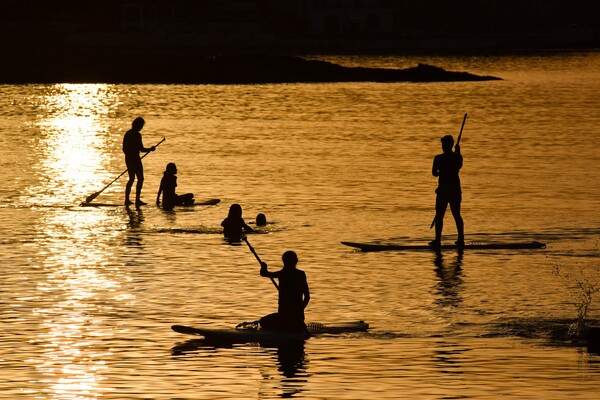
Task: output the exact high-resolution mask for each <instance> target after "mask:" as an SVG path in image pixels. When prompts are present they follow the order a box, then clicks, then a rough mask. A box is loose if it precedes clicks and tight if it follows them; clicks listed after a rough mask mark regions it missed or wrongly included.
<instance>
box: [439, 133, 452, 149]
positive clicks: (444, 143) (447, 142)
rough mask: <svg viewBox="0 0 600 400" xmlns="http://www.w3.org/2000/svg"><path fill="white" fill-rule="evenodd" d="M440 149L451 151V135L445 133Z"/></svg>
mask: <svg viewBox="0 0 600 400" xmlns="http://www.w3.org/2000/svg"><path fill="white" fill-rule="evenodd" d="M441 140H442V149H443V150H444V151H445V152H447V151H452V146H454V138H453V137H452V135H446V136H444V137H443V138H442V139H441Z"/></svg>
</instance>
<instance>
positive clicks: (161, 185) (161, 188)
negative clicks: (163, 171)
mask: <svg viewBox="0 0 600 400" xmlns="http://www.w3.org/2000/svg"><path fill="white" fill-rule="evenodd" d="M163 180H164V178H163V179H161V180H160V187H159V188H158V194H157V195H156V205H157V206H160V195H161V194H162V192H163Z"/></svg>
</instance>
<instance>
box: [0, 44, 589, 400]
mask: <svg viewBox="0 0 600 400" xmlns="http://www.w3.org/2000/svg"><path fill="white" fill-rule="evenodd" d="M328 59H329V60H333V61H336V62H339V63H343V64H345V65H362V66H385V67H394V68H405V67H410V66H415V65H416V64H417V63H418V62H424V63H429V64H433V65H437V66H440V67H443V68H446V69H450V70H459V71H468V72H472V73H476V74H485V75H494V76H498V77H501V78H503V79H504V80H502V81H490V82H462V83H423V84H414V83H393V84H380V83H332V84H279V85H249V86H243V85H242V86H235V85H232V86H211V85H206V86H194V85H65V84H57V85H22V86H6V85H4V86H0V94H1V96H0V115H1V118H0V163H1V170H2V173H3V177H2V185H0V226H1V227H2V228H1V230H0V246H1V247H0V255H1V257H2V268H1V269H0V322H1V327H2V335H0V365H1V368H0V398H2V399H15V398H27V399H78V400H79V399H99V398H104V399H217V398H218V399H272V398H279V397H293V398H298V399H366V398H377V399H454V398H469V399H497V398H499V397H503V398H515V399H597V398H598V397H599V396H600V355H599V354H597V353H595V352H594V351H591V350H590V349H588V348H587V347H586V346H585V344H584V343H581V342H580V341H579V339H578V337H577V335H570V334H569V332H568V330H569V328H570V327H571V328H573V327H577V325H572V324H574V322H576V321H577V319H578V318H581V319H583V320H585V323H587V324H592V325H594V324H595V325H600V308H599V306H598V304H599V298H600V292H599V290H600V261H599V253H600V248H599V240H600V179H599V178H598V165H600V151H599V150H600V144H599V141H600V112H599V110H600V96H598V94H599V93H600V53H594V52H592V53H557V54H540V55H526V56H525V55H524V56H518V55H516V56H502V57H462V58H451V57H439V58H434V57H380V58H365V57H344V58H328ZM465 112H467V113H468V119H467V122H466V125H465V128H464V132H463V137H462V141H461V145H462V153H463V155H464V160H465V161H464V167H463V169H462V172H461V177H462V181H463V192H464V195H463V216H464V219H465V226H466V236H467V237H466V239H467V241H477V242H492V241H494V242H495V241H502V242H509V241H519V242H521V241H533V240H537V241H542V242H545V243H547V248H546V249H543V250H534V251H506V250H502V251H465V252H464V254H462V255H461V254H458V253H457V252H456V251H445V252H443V253H441V254H440V255H439V256H436V255H435V254H433V253H430V252H381V253H361V252H355V251H353V250H352V249H351V248H349V247H346V246H343V245H341V244H340V241H358V242H393V243H412V244H424V243H426V242H427V241H429V240H431V239H432V235H433V231H431V230H429V224H430V222H431V220H432V218H433V214H434V213H433V205H434V200H435V198H434V196H435V194H434V189H435V186H436V180H435V178H433V177H432V176H431V162H432V159H433V156H434V155H436V154H437V153H439V152H440V142H439V139H440V137H441V136H443V135H444V134H447V133H451V134H453V135H457V134H458V131H459V130H460V125H461V122H462V118H463V115H464V113H465ZM139 115H141V116H143V117H144V118H145V119H146V121H147V124H146V127H145V128H144V130H143V132H142V133H143V137H144V143H145V145H147V146H150V145H152V144H155V143H157V142H158V141H159V140H161V139H162V138H163V137H164V138H166V141H165V142H164V143H163V144H161V145H160V146H159V147H158V149H157V151H156V152H154V153H151V154H149V155H148V157H146V158H145V159H144V166H145V171H146V182H145V185H144V192H143V196H142V198H143V199H144V200H145V201H147V202H148V205H147V206H144V207H142V208H140V209H139V210H136V209H135V208H132V209H127V208H125V207H98V208H90V207H79V204H80V203H81V202H82V201H83V200H85V198H86V197H87V196H89V195H90V194H92V193H94V192H97V191H99V190H101V189H102V188H103V187H105V186H106V185H108V184H109V183H110V182H111V180H113V179H114V178H116V177H117V176H118V175H119V174H120V173H121V172H123V171H124V169H125V165H124V160H123V156H122V153H121V140H122V136H123V133H124V132H125V131H126V130H127V129H128V128H129V127H130V124H131V121H132V120H133V119H134V118H135V117H137V116H139ZM168 162H175V163H176V164H177V166H178V169H179V174H178V177H179V181H178V182H179V186H178V191H179V193H185V192H193V193H194V194H195V196H196V198H197V199H198V200H203V199H210V198H220V199H221V203H220V204H218V205H216V206H210V207H208V206H196V207H191V208H178V209H176V210H175V211H174V212H165V211H162V210H161V209H159V208H157V207H156V206H155V205H154V201H155V199H156V192H157V189H158V184H159V181H160V178H161V176H162V172H163V171H164V169H165V166H166V164H167V163H168ZM124 184H125V177H123V178H121V179H119V180H118V181H116V182H115V183H114V184H113V185H111V186H110V187H109V188H108V189H106V190H105V191H104V192H102V194H100V196H98V198H97V199H96V200H95V201H97V202H101V203H114V204H121V203H122V202H123V191H124ZM233 203H239V204H241V205H242V207H243V210H244V216H245V218H246V220H247V221H250V222H253V221H254V218H255V216H256V214H258V213H260V212H262V213H265V214H266V216H267V219H268V220H269V221H270V222H271V223H270V224H269V225H268V226H267V227H266V228H262V229H260V232H259V233H258V234H255V235H251V236H249V240H250V242H251V243H252V245H253V246H254V247H255V248H256V250H257V252H258V253H259V255H260V256H261V257H262V258H263V259H264V260H265V261H267V262H269V264H270V265H271V267H272V268H277V267H279V266H280V265H281V261H280V257H281V254H282V253H283V252H284V251H285V250H288V249H292V250H295V251H296V252H297V253H298V255H299V258H300V263H299V268H301V269H303V270H304V271H306V273H307V275H308V279H309V284H310V287H311V294H312V301H311V303H310V305H309V307H308V309H307V319H308V320H309V321H316V322H324V323H327V322H343V321H352V320H359V319H362V320H365V321H366V322H368V323H369V324H370V325H371V329H370V331H369V332H368V333H360V334H347V335H340V336H325V337H313V338H311V339H309V340H307V341H306V342H305V343H304V345H303V346H300V347H297V348H291V349H290V348H277V347H261V346H259V345H236V346H233V347H229V348H227V347H217V348H214V347H210V346H206V345H205V344H203V343H202V342H198V341H192V342H190V341H189V339H192V337H186V336H184V335H181V334H177V333H175V332H173V331H171V329H170V326H171V325H172V324H182V325H193V326H209V327H233V326H235V324H237V323H239V322H241V321H250V320H254V319H256V318H257V317H260V316H262V315H264V314H267V313H270V312H272V311H274V310H275V309H276V302H277V293H276V291H275V289H274V288H273V287H272V285H271V283H270V282H269V280H268V279H265V278H261V277H260V276H259V275H258V271H259V268H258V264H257V262H256V260H255V259H254V257H253V256H252V254H251V253H250V252H249V251H248V249H247V248H246V247H244V246H230V245H226V244H225V243H224V241H223V239H222V236H221V229H220V223H221V221H222V220H223V218H225V216H226V215H227V211H228V208H229V206H230V205H231V204H233ZM444 233H445V234H447V236H446V237H445V241H446V242H453V241H454V240H455V235H456V230H455V228H454V223H453V221H452V219H451V216H450V215H449V214H448V215H447V217H446V225H445V232H444ZM578 326H581V325H578ZM572 330H573V329H572Z"/></svg>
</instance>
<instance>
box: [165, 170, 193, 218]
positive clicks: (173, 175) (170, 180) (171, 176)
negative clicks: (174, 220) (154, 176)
mask: <svg viewBox="0 0 600 400" xmlns="http://www.w3.org/2000/svg"><path fill="white" fill-rule="evenodd" d="M176 187H177V166H176V165H175V163H168V164H167V168H166V169H165V172H164V174H163V177H162V179H161V180H160V187H159V189H158V194H157V195H156V205H157V206H159V205H160V195H161V194H162V206H163V208H164V209H165V210H170V209H172V208H173V207H174V206H191V205H193V204H194V195H193V194H192V193H186V194H182V195H178V194H177V193H175V188H176Z"/></svg>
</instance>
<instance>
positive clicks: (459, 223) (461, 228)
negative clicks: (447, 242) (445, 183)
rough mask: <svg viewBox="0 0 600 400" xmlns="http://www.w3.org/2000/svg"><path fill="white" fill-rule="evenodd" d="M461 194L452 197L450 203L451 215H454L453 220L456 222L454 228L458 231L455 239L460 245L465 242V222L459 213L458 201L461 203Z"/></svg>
mask: <svg viewBox="0 0 600 400" xmlns="http://www.w3.org/2000/svg"><path fill="white" fill-rule="evenodd" d="M461 200H462V198H461V195H460V193H459V194H458V196H457V197H456V198H455V199H453V201H452V202H451V203H450V211H452V216H453V217H454V222H456V230H457V232H458V238H457V240H456V244H458V245H462V244H464V243H465V224H464V221H463V218H462V216H461V215H460V203H461Z"/></svg>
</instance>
